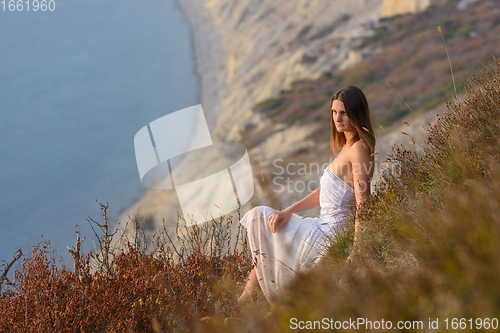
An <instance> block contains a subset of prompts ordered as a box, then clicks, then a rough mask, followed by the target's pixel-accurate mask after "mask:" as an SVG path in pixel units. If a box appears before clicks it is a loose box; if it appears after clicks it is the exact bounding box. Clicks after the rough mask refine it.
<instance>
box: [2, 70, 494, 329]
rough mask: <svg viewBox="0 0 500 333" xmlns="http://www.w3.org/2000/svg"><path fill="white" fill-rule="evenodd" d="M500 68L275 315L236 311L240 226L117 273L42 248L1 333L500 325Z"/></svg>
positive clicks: (243, 260) (12, 295) (6, 297)
mask: <svg viewBox="0 0 500 333" xmlns="http://www.w3.org/2000/svg"><path fill="white" fill-rule="evenodd" d="M499 66H500V62H497V63H496V64H495V66H492V67H491V68H485V69H484V70H483V72H482V73H480V74H478V75H474V76H473V78H472V79H471V80H470V82H469V83H466V85H465V87H466V91H467V95H466V97H465V99H463V100H461V101H459V100H455V99H453V100H449V101H448V109H449V112H448V113H446V114H445V115H443V116H442V117H441V119H439V120H438V121H437V123H436V124H435V126H432V127H429V128H427V133H428V137H427V138H426V140H424V141H423V142H415V145H420V146H421V150H419V151H417V150H416V149H415V147H413V146H410V147H403V146H402V145H401V146H394V147H393V149H392V151H391V155H390V158H389V160H390V163H393V164H394V165H395V166H397V167H396V168H394V169H393V170H398V172H389V171H387V172H385V173H384V175H383V177H382V181H381V182H380V183H378V184H377V190H376V193H375V194H374V195H373V196H372V197H371V198H370V200H369V201H368V202H367V204H366V206H364V207H363V208H362V211H361V213H362V215H361V221H362V232H361V234H360V242H359V245H358V246H357V247H356V248H354V249H351V248H352V239H351V238H352V233H350V234H349V233H348V234H347V235H346V237H345V238H344V239H342V238H340V239H338V240H336V241H335V242H332V243H331V246H330V253H329V255H328V256H327V257H326V258H325V260H324V261H322V262H321V263H320V264H319V265H317V266H315V267H314V268H313V269H312V270H311V271H309V272H308V273H304V274H301V275H299V276H297V278H296V279H295V280H294V281H293V282H292V283H291V284H290V286H289V289H288V291H289V292H288V294H287V295H286V296H285V297H283V298H282V299H280V300H278V301H277V303H276V305H275V307H274V308H273V310H272V311H271V312H269V308H268V307H261V306H255V307H251V308H246V309H240V308H238V307H237V306H236V299H237V296H238V292H241V289H242V285H241V283H243V282H244V280H245V277H246V275H247V274H248V272H249V269H250V267H251V260H250V257H249V253H248V248H247V246H246V238H245V237H244V233H241V234H239V235H240V236H241V238H239V240H238V241H236V240H234V239H233V240H231V239H230V238H229V236H228V235H229V234H230V233H229V229H230V228H231V225H232V219H228V220H222V219H221V220H219V221H213V223H212V224H206V225H203V226H200V227H193V228H191V229H190V230H189V232H188V233H178V235H177V236H178V237H181V238H182V239H183V240H182V241H181V242H180V243H181V244H182V245H181V246H182V249H184V251H182V249H179V248H177V249H172V248H169V246H168V244H171V243H170V242H169V241H168V239H169V238H168V235H165V234H161V235H160V236H159V237H157V238H156V242H155V244H154V245H155V250H154V251H152V252H150V253H148V252H147V251H145V243H144V242H131V243H130V245H129V247H128V249H127V250H126V251H122V252H121V253H116V254H114V255H113V256H112V257H111V259H110V261H109V263H108V268H106V267H105V266H104V265H103V262H101V263H100V265H99V266H98V267H97V268H96V269H92V267H91V261H90V258H91V254H85V255H83V256H82V257H81V260H79V261H78V262H77V271H78V273H79V274H75V272H72V271H70V270H68V269H66V268H64V267H62V268H58V267H57V265H56V260H55V259H56V258H51V256H50V252H49V250H50V249H49V243H48V242H47V241H42V242H40V243H39V244H38V245H36V246H35V247H34V248H33V250H32V252H31V254H29V255H28V256H25V257H24V258H23V259H22V264H21V266H20V267H19V269H17V270H16V273H15V279H14V281H13V282H12V284H13V285H12V286H4V289H3V291H2V293H1V295H0V330H1V331H5V332H24V331H29V332H31V331H44V332H45V331H57V332H79V331H87V332H95V331H116V332H122V331H135V332H145V331H146V332H150V331H155V332H161V331H165V332H174V331H197V332H221V331H226V332H243V331H245V332H269V331H273V332H281V331H289V330H291V329H290V318H297V319H298V320H301V321H304V322H305V321H308V320H310V321H319V320H322V318H332V319H334V320H341V321H343V320H349V319H354V320H355V319H356V318H367V319H368V320H372V321H380V320H381V319H384V320H385V321H388V320H390V321H392V322H393V323H394V325H396V322H397V321H408V322H414V321H421V322H422V323H424V325H428V321H429V318H430V319H431V320H435V319H439V320H440V326H439V331H448V330H450V329H451V326H450V327H449V328H448V329H446V328H445V324H444V320H445V319H446V318H448V319H449V320H450V323H449V325H451V320H452V319H453V318H465V319H467V323H466V325H473V327H472V328H473V329H469V326H467V329H466V331H469V330H474V329H476V328H477V326H476V325H477V322H476V320H477V319H478V318H480V319H481V320H484V319H486V318H489V319H490V320H491V319H492V318H497V320H498V319H499V317H500V285H499V284H498V276H500V257H499V256H498V253H500V219H499V218H498V216H500V142H499V141H500V85H499V84H498V83H499V80H500V72H499V68H500V67H499ZM408 126H409V127H410V129H409V130H411V124H410V123H408ZM388 170H389V169H388ZM238 225H239V224H238ZM235 242H236V243H237V242H241V243H240V244H241V245H243V246H239V247H237V246H235V245H236V243H235ZM351 251H354V252H353V253H354V261H353V263H350V264H348V263H346V262H345V258H346V256H347V255H348V254H349V253H351ZM3 266H4V267H5V264H4V265H3ZM227 317H231V319H229V320H225V318H227ZM469 319H472V321H471V322H469V321H468V320H469ZM424 328H425V329H424V330H426V328H427V326H424ZM490 330H491V329H490ZM408 331H420V330H417V329H409V330H408ZM487 331H488V330H487Z"/></svg>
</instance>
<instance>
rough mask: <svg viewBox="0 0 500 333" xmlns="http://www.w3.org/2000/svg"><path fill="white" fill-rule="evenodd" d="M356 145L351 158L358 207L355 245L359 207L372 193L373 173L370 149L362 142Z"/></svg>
mask: <svg viewBox="0 0 500 333" xmlns="http://www.w3.org/2000/svg"><path fill="white" fill-rule="evenodd" d="M355 145H356V146H355V147H353V148H354V149H353V153H352V160H351V161H352V174H353V180H354V193H355V196H356V208H357V209H356V218H355V224H354V245H356V241H357V239H358V235H359V208H360V207H361V205H362V204H363V203H364V202H365V200H366V198H367V197H369V196H370V195H371V192H370V184H371V175H372V174H373V170H372V168H373V163H370V161H371V160H372V158H371V156H370V151H369V150H368V148H367V147H365V146H363V144H362V143H361V142H359V143H358V142H357V143H356V144H355Z"/></svg>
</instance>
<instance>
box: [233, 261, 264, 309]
mask: <svg viewBox="0 0 500 333" xmlns="http://www.w3.org/2000/svg"><path fill="white" fill-rule="evenodd" d="M259 288H260V287H259V281H257V274H256V273H255V268H252V271H251V272H250V275H249V277H248V281H247V284H246V286H245V290H243V293H242V294H241V296H240V298H238V304H240V305H241V304H245V303H247V302H249V301H251V300H253V297H254V296H255V293H256V291H257V289H259Z"/></svg>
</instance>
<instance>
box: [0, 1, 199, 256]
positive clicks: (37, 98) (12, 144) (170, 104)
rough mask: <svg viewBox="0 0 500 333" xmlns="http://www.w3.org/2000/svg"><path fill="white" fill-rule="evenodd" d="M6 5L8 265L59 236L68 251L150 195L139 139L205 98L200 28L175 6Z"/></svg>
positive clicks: (2, 49)
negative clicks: (195, 35) (196, 48)
mask: <svg viewBox="0 0 500 333" xmlns="http://www.w3.org/2000/svg"><path fill="white" fill-rule="evenodd" d="M55 3H56V8H55V11H53V12H48V11H47V12H40V11H39V12H33V11H31V12H27V11H26V8H25V10H24V11H23V12H9V11H3V5H1V4H0V6H2V7H0V10H1V11H0V115H1V116H0V119H1V120H0V260H2V259H3V260H10V258H11V257H12V255H13V254H14V252H15V251H16V250H17V249H18V248H19V247H20V246H22V250H23V252H24V253H26V252H27V251H28V249H29V246H30V244H35V243H36V242H38V241H40V240H41V238H40V235H43V238H44V239H49V240H50V242H51V245H52V248H56V249H57V252H58V253H59V254H62V255H63V256H64V259H65V261H66V262H67V263H68V264H71V260H70V257H69V255H68V254H67V250H66V246H70V247H71V246H73V245H74V242H75V238H76V235H75V230H77V228H76V225H79V228H80V231H81V233H82V235H83V236H87V240H86V241H85V242H84V243H83V250H84V251H88V250H90V249H91V247H92V246H91V244H92V240H91V237H92V236H93V233H92V230H91V229H90V226H89V224H88V222H87V221H86V218H87V216H89V215H90V216H91V217H92V218H94V219H95V220H98V221H100V220H101V219H102V215H101V210H100V207H99V205H98V204H97V203H96V202H95V200H96V199H98V200H99V201H101V202H103V203H106V202H109V210H108V212H109V216H110V217H111V218H116V217H117V215H118V213H119V212H120V211H121V210H123V209H124V208H126V207H127V206H129V205H130V204H132V203H133V202H134V200H136V199H137V198H139V197H140V196H141V194H143V193H144V191H145V188H144V187H143V186H142V184H141V183H140V179H139V173H138V171H137V164H136V161H135V152H134V135H135V133H136V132H137V131H138V130H139V129H140V128H141V127H143V126H144V125H146V124H147V123H149V122H151V121H153V120H155V119H157V118H159V117H161V116H164V115H166V114H168V113H170V112H173V111H176V110H179V109H182V108H185V107H188V106H192V105H195V104H197V103H198V90H199V87H198V79H197V77H196V74H195V68H194V59H193V54H192V47H191V37H190V30H189V23H188V21H187V20H186V18H185V17H184V16H183V14H182V12H181V11H180V10H179V8H178V7H177V5H176V3H175V1H174V0H148V1H138V0H120V1H117V0H116V1H103V0H71V1H61V0H55Z"/></svg>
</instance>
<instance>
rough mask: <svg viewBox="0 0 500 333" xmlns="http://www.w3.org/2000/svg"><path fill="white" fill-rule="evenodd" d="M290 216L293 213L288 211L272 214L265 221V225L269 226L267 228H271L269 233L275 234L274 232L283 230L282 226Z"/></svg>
mask: <svg viewBox="0 0 500 333" xmlns="http://www.w3.org/2000/svg"><path fill="white" fill-rule="evenodd" d="M292 214H293V213H292V212H291V211H290V210H288V209H284V210H282V211H279V212H276V213H272V214H271V216H269V220H268V221H267V224H269V227H271V231H272V232H273V233H275V232H276V231H278V230H280V229H281V228H283V226H284V225H285V224H286V223H288V221H290V218H291V217H292Z"/></svg>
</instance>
